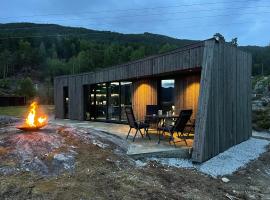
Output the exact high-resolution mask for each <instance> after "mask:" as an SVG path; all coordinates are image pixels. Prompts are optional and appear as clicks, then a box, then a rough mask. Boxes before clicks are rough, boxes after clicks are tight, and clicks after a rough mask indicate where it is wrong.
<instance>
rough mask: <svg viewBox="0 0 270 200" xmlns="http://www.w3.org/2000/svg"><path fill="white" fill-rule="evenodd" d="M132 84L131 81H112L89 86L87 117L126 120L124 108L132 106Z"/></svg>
mask: <svg viewBox="0 0 270 200" xmlns="http://www.w3.org/2000/svg"><path fill="white" fill-rule="evenodd" d="M131 85H132V83H131V82H111V83H100V84H95V85H91V86H90V87H89V86H88V88H89V89H87V88H86V89H85V90H86V92H87V95H85V96H86V97H85V101H86V105H85V108H86V109H85V110H86V119H88V120H109V121H119V122H120V121H126V114H125V110H124V108H125V107H126V106H131Z"/></svg>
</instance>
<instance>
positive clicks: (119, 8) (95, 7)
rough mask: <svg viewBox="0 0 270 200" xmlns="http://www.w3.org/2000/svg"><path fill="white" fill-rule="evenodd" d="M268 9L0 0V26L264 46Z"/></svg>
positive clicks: (259, 5) (155, 1)
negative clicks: (53, 26) (52, 26)
mask: <svg viewBox="0 0 270 200" xmlns="http://www.w3.org/2000/svg"><path fill="white" fill-rule="evenodd" d="M145 8H152V9H145ZM269 8H270V2H268V1H266V0H258V1H255V0H254V1H252V0H246V1H245V2H244V1H241V0H237V1H205V0H199V1H190V0H183V1H177V0H167V1H162V0H147V1H145V0H129V1H124V0H106V1H105V0H102V1H101V0H77V1H74V0H57V1H55V0H39V1H36V0H27V1H21V0H9V1H6V2H1V14H0V23H7V22H22V21H29V22H36V23H57V24H62V25H68V26H80V27H86V28H91V29H97V30H110V31H118V32H123V33H143V32H152V33H158V34H164V35H168V36H172V37H177V38H186V39H200V40H203V39H207V38H209V37H212V36H213V34H214V33H216V32H220V33H222V34H224V36H225V38H226V39H227V40H230V39H231V38H233V37H238V38H239V44H240V45H247V44H252V45H253V44H256V45H267V44H268V43H269V40H270V38H269V36H268V35H267V33H268V32H269V31H270V26H269V23H270V21H268V22H267V21H266V20H267V19H268V18H269V16H270V13H269V11H268V10H269ZM9 16H19V17H11V18H6V17H9Z"/></svg>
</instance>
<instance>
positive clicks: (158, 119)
mask: <svg viewBox="0 0 270 200" xmlns="http://www.w3.org/2000/svg"><path fill="white" fill-rule="evenodd" d="M177 118H179V115H145V120H151V121H156V125H157V127H158V126H159V125H162V124H163V123H164V121H165V120H166V119H170V120H173V119H177Z"/></svg>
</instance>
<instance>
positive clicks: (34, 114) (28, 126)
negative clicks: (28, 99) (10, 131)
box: [16, 101, 48, 131]
mask: <svg viewBox="0 0 270 200" xmlns="http://www.w3.org/2000/svg"><path fill="white" fill-rule="evenodd" d="M41 113H42V112H41V111H40V109H39V110H38V105H37V102H36V101H34V102H33V103H31V105H30V109H29V113H28V115H27V117H26V119H25V122H24V123H23V124H22V125H20V126H17V127H16V128H18V129H20V130H23V131H36V130H39V129H41V128H43V127H44V126H46V125H47V123H48V121H47V119H48V118H47V116H46V115H45V114H41Z"/></svg>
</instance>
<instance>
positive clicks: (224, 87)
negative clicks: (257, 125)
mask: <svg viewBox="0 0 270 200" xmlns="http://www.w3.org/2000/svg"><path fill="white" fill-rule="evenodd" d="M251 63H252V58H251V55H250V54H248V53H246V52H243V51H240V50H238V49H237V48H236V47H235V46H232V45H230V44H226V43H217V42H215V41H214V40H209V41H206V42H205V50H204V58H203V65H202V75H201V84H200V97H199V108H198V113H197V118H196V127H195V131H196V132H195V140H194V144H193V155H192V158H193V161H195V162H203V161H205V160H208V159H210V158H212V157H214V156H215V155H217V154H219V153H221V152H223V151H225V150H226V149H228V148H229V147H231V146H233V145H236V144H239V143H241V142H243V141H245V140H247V139H248V138H249V137H250V136H251Z"/></svg>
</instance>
